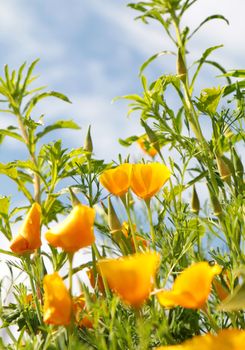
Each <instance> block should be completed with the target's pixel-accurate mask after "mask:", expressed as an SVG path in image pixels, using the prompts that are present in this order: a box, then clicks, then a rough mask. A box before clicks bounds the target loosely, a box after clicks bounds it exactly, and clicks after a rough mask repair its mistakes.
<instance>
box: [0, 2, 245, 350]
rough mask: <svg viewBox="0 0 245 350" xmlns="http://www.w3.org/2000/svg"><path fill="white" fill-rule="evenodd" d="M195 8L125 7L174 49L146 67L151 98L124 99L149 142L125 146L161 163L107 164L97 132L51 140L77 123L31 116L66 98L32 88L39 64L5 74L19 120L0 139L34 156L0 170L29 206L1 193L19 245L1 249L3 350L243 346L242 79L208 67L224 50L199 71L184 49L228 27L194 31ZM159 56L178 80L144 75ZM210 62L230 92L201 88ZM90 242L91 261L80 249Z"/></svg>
mask: <svg viewBox="0 0 245 350" xmlns="http://www.w3.org/2000/svg"><path fill="white" fill-rule="evenodd" d="M196 2H197V0H185V1H184V0H151V1H148V0H146V1H136V2H133V3H130V4H129V6H130V7H131V8H132V9H133V10H135V11H137V13H138V17H137V19H138V20H141V21H143V22H144V23H145V24H150V23H151V22H152V21H156V22H157V23H158V24H159V25H160V27H161V28H162V29H163V31H164V33H165V34H164V35H166V36H167V37H168V38H169V40H170V42H171V44H174V46H175V52H172V51H169V50H166V51H162V52H159V53H157V54H154V55H153V56H152V57H150V58H149V59H148V60H147V61H146V62H145V63H143V65H142V66H141V68H140V78H141V82H142V93H141V94H132V95H125V96H123V97H122V98H123V99H126V100H129V101H130V110H129V114H131V113H133V112H136V113H137V117H138V118H139V124H140V125H141V127H143V129H144V134H143V135H129V137H128V138H127V139H126V140H120V143H121V144H122V145H123V146H127V147H129V146H130V145H131V144H132V143H134V142H136V143H138V144H139V145H140V147H141V148H142V150H143V151H144V152H145V153H146V157H148V156H150V157H151V158H149V157H148V158H142V159H141V160H139V161H138V162H132V161H131V159H132V158H133V157H130V156H128V157H127V159H125V160H123V159H122V157H119V161H118V163H116V162H112V163H109V164H107V163H105V162H104V161H103V160H100V159H97V158H96V156H95V155H94V153H93V139H92V130H91V127H90V126H89V129H88V132H87V136H86V138H85V140H84V146H83V147H82V146H81V145H78V147H77V148H76V149H72V150H69V149H66V148H64V146H63V144H62V141H61V140H56V141H54V142H48V143H45V142H43V137H44V136H46V135H47V134H49V133H50V132H53V131H57V130H59V129H64V128H68V129H69V128H70V129H74V130H77V132H79V131H78V130H79V129H80V126H78V125H77V124H76V123H75V122H73V121H72V120H60V121H56V122H55V123H53V124H48V123H46V116H45V115H44V114H43V115H40V116H38V115H37V114H36V110H35V107H36V106H37V105H39V104H40V102H41V101H42V100H43V99H46V98H56V99H59V100H61V101H63V102H66V103H69V102H70V101H69V99H68V98H67V97H66V96H64V95H63V94H61V93H59V92H55V91H51V92H47V91H45V89H44V88H42V87H41V88H32V83H33V81H34V80H35V79H36V77H35V76H34V75H33V71H34V69H35V66H36V64H37V61H34V62H33V63H32V64H31V65H30V66H27V65H26V64H23V65H22V66H21V67H20V68H19V69H18V70H13V71H10V69H9V67H8V66H5V68H4V75H3V77H1V78H0V95H1V115H5V114H6V115H11V118H12V119H11V120H13V125H12V124H11V125H9V126H8V127H7V128H6V129H1V130H0V141H1V142H4V139H5V138H12V139H14V140H15V142H18V143H19V144H20V146H21V147H23V149H25V150H26V159H24V160H14V161H10V162H8V163H0V174H1V175H3V176H7V177H8V178H9V179H10V180H11V181H12V182H13V183H14V184H15V185H16V186H17V188H18V191H19V193H20V194H21V195H22V202H23V203H24V206H23V207H19V206H16V203H15V199H14V198H13V197H11V193H10V196H9V197H5V196H2V197H1V198H0V231H1V235H2V238H4V239H5V240H6V241H7V242H9V249H2V247H0V254H1V264H6V266H7V267H8V269H9V276H5V277H2V278H1V282H0V291H1V293H0V297H1V299H0V301H1V303H0V319H1V328H2V330H3V331H4V332H5V335H6V337H3V338H0V349H8V350H14V349H27V350H28V349H30V350H41V349H44V350H56V349H57V350H61V349H69V350H71V349H99V350H108V349H109V350H120V349H121V350H125V349H129V350H136V349H139V350H146V349H162V350H164V349H166V350H167V349H186V350H190V349H202V350H207V349H209V350H210V349H214V348H215V349H219V348H220V349H221V348H222V349H230V350H242V349H243V347H244V343H245V330H244V326H245V318H244V311H243V310H244V308H245V297H244V288H245V281H244V278H245V268H244V264H245V254H244V247H245V242H244V239H245V236H244V235H245V229H244V217H245V202H244V190H245V185H244V168H243V163H242V159H241V155H240V148H241V144H242V142H243V141H244V131H243V129H244V105H245V104H244V96H245V90H244V86H245V80H244V76H245V74H244V70H233V71H228V72H227V71H226V70H225V68H223V66H222V65H221V64H220V63H219V62H216V61H214V60H213V59H210V57H211V56H212V54H213V53H214V51H215V50H217V49H220V48H221V46H214V47H209V48H207V49H206V50H205V51H204V52H203V53H202V54H201V55H200V57H199V58H198V59H197V60H196V61H194V62H189V57H188V55H187V53H188V52H189V49H188V44H189V41H190V40H191V39H192V37H193V36H194V35H198V31H199V29H200V28H201V27H203V26H204V25H206V24H208V22H209V21H213V20H222V21H224V22H226V23H228V21H227V19H226V18H224V17H223V16H222V15H211V16H209V17H207V18H206V19H204V20H201V23H200V25H199V26H198V27H197V28H194V29H193V28H189V27H188V26H185V25H184V23H183V16H184V14H185V13H186V11H191V7H192V5H194V3H196ZM135 25H137V24H135ZM163 55H172V56H173V62H174V66H176V68H175V69H176V73H175V74H166V73H163V72H159V78H157V79H156V80H154V81H148V80H147V78H146V76H145V75H144V74H145V72H146V70H147V67H148V66H149V65H150V64H151V63H152V62H153V61H154V60H156V59H158V58H159V57H160V56H163ZM206 65H211V66H213V67H214V68H215V69H217V70H218V74H219V76H220V78H221V79H222V83H220V81H219V84H217V86H215V87H210V86H209V87H207V88H205V89H203V90H202V91H201V92H198V89H197V81H198V79H199V77H200V74H201V73H202V72H203V70H204V69H205V66H206ZM169 90H170V91H172V93H174V94H175V104H174V105H173V106H172V105H171V103H170V101H169V100H168V98H167V96H168V95H167V93H168V91H169ZM60 103H62V102H60ZM1 117H2V116H1ZM203 118H206V119H205V120H208V121H209V125H210V131H211V137H208V136H207V135H206V130H205V127H204V124H203V122H202V120H203ZM94 127H96V125H95V126H94ZM141 134H142V132H141ZM166 154H168V156H166ZM152 158H154V161H153V159H152ZM200 189H201V190H200ZM205 192H206V193H207V194H208V195H207V197H206V198H204V196H203V195H202V193H205ZM190 197H191V198H190ZM204 201H205V205H204V204H203V203H204ZM20 222H21V223H22V224H21V226H20V229H19V231H18V233H15V232H14V227H15V226H16V225H17V224H18V223H20ZM4 236H5V237H4ZM85 247H86V249H88V250H89V253H90V258H89V260H88V261H87V260H85V258H83V257H84V256H83V254H81V255H79V257H78V254H77V251H79V250H81V252H83V249H84V248H85ZM74 256H75V258H74ZM83 272H85V274H87V276H88V279H89V282H88V281H85V280H84V278H83V276H84V275H85V274H84V273H83ZM20 280H21V282H20Z"/></svg>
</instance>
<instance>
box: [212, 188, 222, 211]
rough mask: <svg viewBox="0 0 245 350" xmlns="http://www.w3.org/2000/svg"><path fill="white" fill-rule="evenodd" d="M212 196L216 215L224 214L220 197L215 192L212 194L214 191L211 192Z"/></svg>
mask: <svg viewBox="0 0 245 350" xmlns="http://www.w3.org/2000/svg"><path fill="white" fill-rule="evenodd" d="M210 197H211V202H212V206H213V210H214V215H215V216H220V215H221V214H222V208H221V205H220V202H219V200H218V198H217V197H216V195H215V194H212V193H211V194H210Z"/></svg>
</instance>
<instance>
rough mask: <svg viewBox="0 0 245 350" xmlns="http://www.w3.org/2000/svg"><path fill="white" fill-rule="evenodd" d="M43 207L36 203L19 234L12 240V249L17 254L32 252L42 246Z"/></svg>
mask: <svg viewBox="0 0 245 350" xmlns="http://www.w3.org/2000/svg"><path fill="white" fill-rule="evenodd" d="M40 220H41V207H40V205H39V204H38V203H34V204H33V205H32V207H31V209H30V210H29V212H28V214H27V216H26V218H25V220H24V222H23V224H22V226H21V227H20V229H19V232H18V234H17V236H16V237H15V238H14V239H13V240H12V242H11V244H10V249H11V250H12V251H13V252H14V253H16V254H25V253H31V252H32V251H33V250H35V249H38V248H40V246H41V238H40Z"/></svg>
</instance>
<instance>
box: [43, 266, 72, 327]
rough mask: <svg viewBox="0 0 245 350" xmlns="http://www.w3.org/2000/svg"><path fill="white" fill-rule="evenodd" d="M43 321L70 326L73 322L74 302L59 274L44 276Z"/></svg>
mask: <svg viewBox="0 0 245 350" xmlns="http://www.w3.org/2000/svg"><path fill="white" fill-rule="evenodd" d="M43 288H44V305H43V321H44V322H45V323H48V324H53V325H68V324H69V323H70V320H71V312H72V300H71V297H70V294H69V292H68V290H67V288H66V286H65V284H64V282H63V280H62V278H61V277H60V276H59V274H58V273H57V272H55V273H53V274H52V275H46V276H44V280H43Z"/></svg>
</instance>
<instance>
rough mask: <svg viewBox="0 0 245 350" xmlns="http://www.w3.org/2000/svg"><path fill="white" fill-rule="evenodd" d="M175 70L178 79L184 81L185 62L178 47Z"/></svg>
mask: <svg viewBox="0 0 245 350" xmlns="http://www.w3.org/2000/svg"><path fill="white" fill-rule="evenodd" d="M176 70H177V74H178V75H179V77H180V79H181V80H182V81H183V83H184V82H185V80H186V66H185V62H184V60H183V56H182V53H181V50H180V49H178V56H177V62H176Z"/></svg>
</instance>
